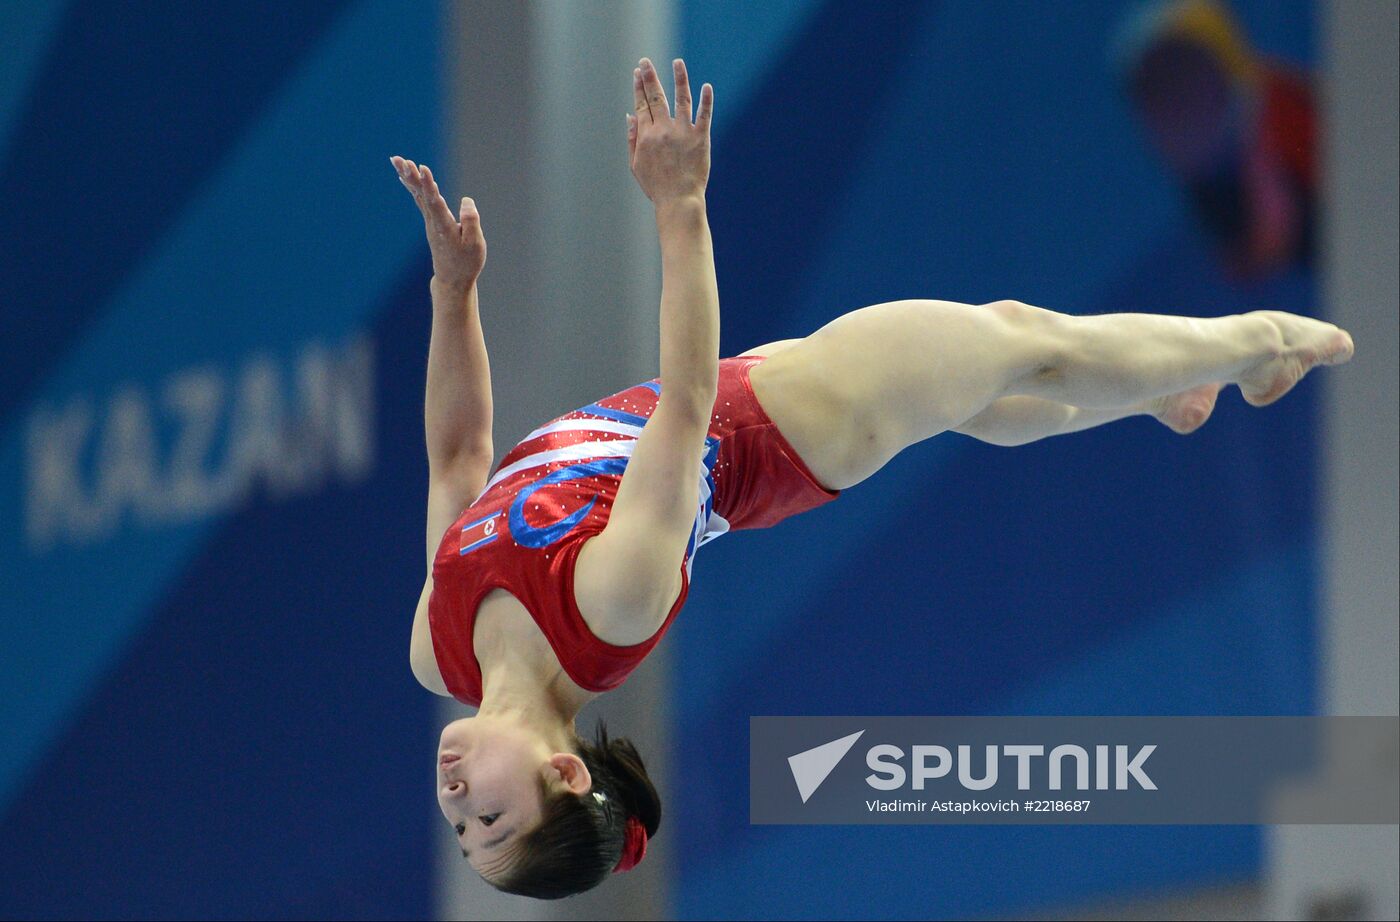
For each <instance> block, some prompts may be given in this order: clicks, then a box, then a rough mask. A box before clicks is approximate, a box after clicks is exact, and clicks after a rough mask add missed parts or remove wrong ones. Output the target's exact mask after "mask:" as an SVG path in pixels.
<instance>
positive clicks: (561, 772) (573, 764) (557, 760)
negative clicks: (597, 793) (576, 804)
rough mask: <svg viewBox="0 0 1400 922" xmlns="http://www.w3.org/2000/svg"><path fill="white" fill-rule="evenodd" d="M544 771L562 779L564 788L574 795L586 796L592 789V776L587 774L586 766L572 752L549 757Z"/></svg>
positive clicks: (557, 753)
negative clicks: (547, 766)
mask: <svg viewBox="0 0 1400 922" xmlns="http://www.w3.org/2000/svg"><path fill="white" fill-rule="evenodd" d="M546 771H548V772H549V774H550V775H551V776H553V777H558V778H561V779H563V781H564V786H565V787H567V788H568V789H569V790H570V791H572V792H573V793H575V794H587V793H588V791H589V789H590V788H592V787H593V776H592V775H590V774H589V773H588V766H587V765H584V764H583V760H582V759H580V758H579V757H578V756H576V755H574V754H573V753H572V752H556V753H555V754H554V755H552V756H550V757H549V768H548V769H546ZM553 777H551V779H550V780H553Z"/></svg>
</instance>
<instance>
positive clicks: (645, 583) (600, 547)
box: [391, 59, 1352, 899]
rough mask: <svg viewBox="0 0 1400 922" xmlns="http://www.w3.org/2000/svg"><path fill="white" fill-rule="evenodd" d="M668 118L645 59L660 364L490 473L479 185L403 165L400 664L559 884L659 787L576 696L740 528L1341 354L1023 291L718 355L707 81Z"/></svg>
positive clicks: (642, 822)
mask: <svg viewBox="0 0 1400 922" xmlns="http://www.w3.org/2000/svg"><path fill="white" fill-rule="evenodd" d="M672 66H673V71H674V93H675V106H674V109H673V108H672V105H671V103H670V101H669V100H668V99H667V96H666V93H665V90H664V89H663V87H662V84H661V80H660V78H659V76H658V74H657V72H656V69H655V67H654V66H653V64H652V63H651V62H650V61H649V60H647V59H643V60H642V61H641V62H640V64H639V66H638V67H637V68H636V69H635V70H634V71H633V73H632V88H633V95H634V103H635V111H634V114H632V115H629V116H628V117H627V149H628V155H629V159H630V163H631V169H632V174H633V176H634V177H635V178H636V180H637V184H638V185H639V186H640V187H641V190H642V192H643V193H645V194H646V197H647V198H648V199H650V201H651V203H652V205H653V206H654V208H655V212H656V226H657V232H658V235H659V237H660V241H661V260H662V284H661V307H660V329H661V335H660V358H659V372H660V374H659V377H657V378H654V379H652V380H650V381H646V382H643V383H641V384H637V385H635V386H633V387H630V388H627V389H626V390H623V391H621V392H619V393H616V394H613V395H612V396H609V397H604V398H602V399H600V400H598V401H597V402H595V403H592V404H589V405H588V406H586V407H582V408H580V409H577V410H573V411H571V412H569V413H565V414H564V415H562V416H560V417H558V418H556V419H553V420H551V421H549V422H547V423H545V424H544V425H542V426H540V427H539V428H538V429H535V430H534V431H533V432H531V433H529V434H528V435H527V436H525V438H524V439H523V440H522V441H521V442H520V443H519V444H517V445H516V446H515V447H514V448H512V449H511V450H510V451H508V452H507V453H506V454H505V456H504V457H503V458H502V459H501V461H500V464H499V465H498V466H496V467H495V468H493V467H492V458H493V449H492V441H491V412H492V395H491V380H490V371H489V367H488V364H487V355H486V347H485V343H484V341H483V338H482V332H481V324H480V319H479V316H478V307H477V289H476V281H477V278H478V276H479V275H480V274H481V271H482V267H483V266H484V265H485V262H486V239H485V237H484V236H483V234H482V229H481V219H480V215H479V214H478V212H477V209H476V206H475V204H474V203H473V201H472V200H471V199H470V198H464V199H462V201H461V205H460V208H459V209H458V212H457V214H456V215H454V214H453V213H452V210H451V209H450V208H449V206H448V204H447V202H446V201H445V200H444V198H443V196H442V194H441V192H440V191H439V189H438V185H437V183H436V182H435V180H434V178H433V174H432V171H431V170H429V169H428V167H427V166H420V165H417V164H415V163H413V162H412V161H409V160H404V159H403V158H401V157H392V158H391V161H392V163H393V164H394V167H395V169H396V170H397V171H398V173H399V178H400V180H401V181H402V182H403V184H404V185H405V186H406V187H407V188H408V189H409V191H410V192H412V194H413V197H414V200H415V201H416V203H417V205H418V207H419V209H420V210H421V212H422V214H423V219H424V223H425V226H426V229H427V236H428V244H429V248H430V250H431V252H432V260H433V277H432V280H431V282H430V291H431V296H432V301H433V320H432V335H431V341H430V344H429V349H428V362H427V385H426V398H425V409H424V427H425V430H426V440H427V453H428V470H429V488H428V530H427V565H428V575H427V578H426V580H425V582H424V585H423V591H422V595H421V596H420V598H419V601H418V608H417V613H416V614H415V616H414V621H413V632H412V642H411V645H410V661H411V665H412V669H413V673H414V675H415V677H416V678H417V679H418V681H419V682H420V683H421V684H422V685H423V686H424V687H425V688H427V689H429V690H430V691H433V692H436V693H437V694H441V695H450V696H453V697H455V698H457V699H458V700H460V701H462V702H464V703H466V704H468V705H471V706H473V707H475V708H477V711H476V715H475V716H473V717H468V718H464V719H462V720H457V721H454V722H452V723H450V724H448V725H447V727H446V728H445V729H444V730H443V731H442V736H441V741H440V744H439V748H438V753H437V756H438V758H437V767H436V773H437V774H436V783H437V797H438V804H439V806H440V808H441V810H442V813H443V815H444V816H445V817H446V818H447V821H448V822H449V823H450V824H451V825H452V826H453V828H454V830H455V831H456V834H457V839H458V842H459V844H460V846H461V849H462V853H463V855H464V856H465V857H466V858H467V860H468V862H469V863H470V864H471V866H472V868H473V869H475V871H476V872H477V873H479V874H480V875H481V876H482V877H483V878H485V879H486V881H487V882H489V883H490V884H492V885H493V886H495V887H497V888H498V889H501V890H504V891H507V892H510V893H518V894H524V895H528V896H533V897H538V898H545V899H554V898H559V897H563V896H568V895H570V894H573V893H578V892H580V891H583V890H587V889H589V888H591V887H594V886H596V885H597V884H598V883H600V882H601V881H602V880H603V879H605V878H606V877H607V876H608V875H609V874H610V873H612V872H616V871H625V870H627V869H629V868H631V867H633V866H635V865H636V863H637V862H638V861H639V860H641V858H642V856H643V854H644V853H645V851H646V845H647V841H648V838H649V837H651V836H654V835H655V834H656V832H657V828H658V825H659V823H660V820H661V801H660V798H659V797H658V795H657V792H656V789H655V787H654V786H653V785H652V783H651V781H650V780H649V779H648V777H647V773H646V769H645V766H644V764H643V761H642V759H641V757H640V756H639V755H638V753H637V750H636V748H635V747H634V746H633V745H632V744H631V743H630V742H629V741H627V740H626V739H609V737H608V734H607V728H606V726H605V725H603V724H602V723H601V722H600V723H599V725H598V727H597V729H596V731H595V734H594V737H593V738H592V739H584V738H582V737H580V736H579V735H578V733H577V732H576V730H575V727H574V721H575V717H576V716H577V714H578V712H579V710H580V709H581V708H582V707H583V706H584V704H585V703H587V702H588V701H590V700H592V699H593V698H594V697H596V696H597V695H599V694H601V693H603V692H606V691H609V690H611V689H614V688H617V687H618V686H619V685H621V684H622V683H623V682H624V681H626V679H627V676H628V674H629V673H630V672H631V671H632V670H633V669H635V668H636V667H637V665H638V664H639V663H640V662H641V661H642V659H643V658H645V657H646V655H647V653H649V652H650V651H651V650H652V648H653V647H655V646H656V644H657V642H658V641H659V640H660V639H661V637H662V635H664V634H665V633H666V630H667V629H668V628H669V627H670V625H671V623H672V621H674V620H675V617H676V614H677V612H679V611H680V608H681V606H682V605H683V604H684V602H685V599H686V596H687V593H688V591H689V586H690V579H691V565H692V556H693V554H694V552H695V551H696V549H698V548H699V547H700V546H701V545H703V544H705V543H706V542H707V541H710V540H713V539H714V538H715V537H717V536H719V535H722V534H724V533H725V532H727V531H732V530H737V529H745V528H765V527H768V526H770V525H774V524H776V523H777V522H779V521H781V520H782V519H784V518H787V517H788V516H791V515H795V514H797V513H799V512H802V511H804V510H807V509H811V508H813V507H815V506H819V505H821V504H823V503H826V502H829V501H831V500H832V499H834V498H836V496H837V495H838V494H839V493H840V491H842V490H844V489H848V488H850V487H853V486H855V485H856V484H858V483H860V482H861V481H862V480H864V479H865V478H867V477H869V476H871V475H872V474H874V473H875V472H876V471H878V470H879V469H880V468H881V467H882V466H883V465H884V464H885V463H886V462H888V461H889V460H890V459H891V458H892V457H893V456H894V455H896V454H897V453H898V452H900V451H901V450H903V449H904V448H906V447H908V446H910V445H913V444H915V443H917V442H921V441H923V440H924V439H928V438H931V437H933V436H935V435H937V434H939V433H941V432H946V431H953V432H959V433H963V434H965V435H969V436H972V437H973V438H976V439H980V440H982V441H984V442H990V443H992V444H994V445H1022V444H1025V443H1027V442H1033V441H1035V440H1037V439H1043V438H1046V437H1048V436H1053V435H1060V434H1063V433H1067V432H1075V431H1077V430H1081V429H1087V428H1089V427H1091V426H1099V425H1102V424H1104V423H1108V422H1111V421H1113V420H1116V419H1122V418H1124V417H1127V416H1133V415H1150V416H1153V417H1155V418H1156V419H1158V420H1160V421H1161V422H1162V423H1163V424H1165V425H1166V426H1168V427H1169V428H1171V429H1172V430H1173V431H1175V432H1178V433H1183V434H1185V433H1188V432H1191V431H1192V430H1194V429H1196V428H1197V427H1199V426H1201V425H1202V424H1203V423H1204V422H1205V421H1206V420H1207V418H1208V417H1209V416H1210V414H1211V411H1212V409H1213V408H1214V406H1215V401H1216V396H1217V394H1218V393H1219V391H1220V390H1221V388H1222V387H1225V386H1227V385H1234V386H1237V387H1238V388H1239V389H1240V392H1241V394H1242V395H1243V397H1244V399H1245V400H1246V401H1248V402H1249V403H1251V404H1253V405H1255V406H1263V405H1265V404H1268V403H1272V402H1273V401H1275V400H1277V399H1279V398H1280V397H1282V396H1283V395H1284V394H1285V393H1286V392H1287V391H1288V390H1289V389H1290V388H1291V387H1293V385H1294V384H1296V383H1297V382H1298V380H1299V379H1300V378H1302V377H1303V375H1304V374H1306V373H1307V372H1308V370H1309V369H1311V368H1312V367H1314V366H1316V365H1336V364H1340V363H1342V362H1345V361H1347V360H1348V359H1349V358H1350V357H1351V354H1352V342H1351V337H1350V336H1349V335H1348V334H1347V333H1345V332H1343V331H1342V330H1340V329H1338V328H1337V327H1335V326H1333V325H1332V324H1329V323H1323V322H1321V321H1318V320H1314V319H1310V318H1306V317H1300V316H1296V315H1293V314H1287V313H1282V312H1277V311H1253V312H1250V313H1247V314H1240V315H1235V316H1226V317H1215V318H1209V319H1201V318H1190V317H1174V316H1163V315H1155V314H1129V313H1124V314H1108V315H1099V316H1084V317H1080V316H1072V315H1068V314H1061V313H1056V312H1054V311H1051V310H1046V309H1043V308H1039V307H1032V306H1031V305H1028V304H1023V303H1020V302H1018V301H1009V300H1008V301H996V302H993V303H990V304H984V305H979V306H972V305H967V304H957V303H953V302H950V301H933V300H924V299H909V300H903V301H891V302H887V303H883V304H875V305H871V306H868V307H862V308H860V309H858V310H854V311H851V312H849V313H846V314H844V315H842V316H839V317H836V318H835V319H833V320H831V321H830V322H829V323H827V324H826V325H825V326H823V327H821V328H820V329H818V330H816V331H815V332H813V333H811V334H810V335H808V336H805V337H801V338H797V339H784V340H779V341H777V342H770V343H764V344H762V345H756V346H754V347H753V348H752V349H748V350H745V351H744V352H743V353H741V354H740V355H738V356H734V357H730V358H723V359H721V358H719V355H718V352H719V295H718V292H717V286H716V282H715V267H714V257H713V252H712V248H711V239H710V230H709V225H708V222H707V219H706V212H705V187H706V183H707V181H708V178H709V171H710V122H711V117H712V115H713V110H714V90H713V88H712V87H711V86H710V85H709V84H705V85H704V86H703V87H702V88H701V90H700V98H699V105H698V108H697V109H696V110H695V112H694V115H693V116H692V107H691V87H690V82H689V79H688V77H687V74H686V69H685V65H684V63H683V62H682V61H680V60H676V61H674V62H673V65H672Z"/></svg>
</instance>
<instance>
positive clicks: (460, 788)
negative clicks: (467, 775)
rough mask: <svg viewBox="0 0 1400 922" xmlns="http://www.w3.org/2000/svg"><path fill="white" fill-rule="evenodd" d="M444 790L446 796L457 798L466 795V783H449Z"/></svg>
mask: <svg viewBox="0 0 1400 922" xmlns="http://www.w3.org/2000/svg"><path fill="white" fill-rule="evenodd" d="M446 790H447V794H448V796H450V797H458V796H461V795H463V794H465V793H467V783H466V782H465V781H449V782H447V788H446Z"/></svg>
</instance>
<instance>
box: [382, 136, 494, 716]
mask: <svg viewBox="0 0 1400 922" xmlns="http://www.w3.org/2000/svg"><path fill="white" fill-rule="evenodd" d="M389 159H390V161H391V162H392V163H393V164H394V169H396V170H397V171H398V173H399V181H400V182H402V183H403V184H404V185H405V186H406V187H407V188H408V191H410V192H412V193H413V200H414V201H415V202H416V203H417V204H418V210H419V211H421V212H422V213H423V224H424V227H425V229H426V230H427V234H428V247H429V249H430V250H431V251H432V254H433V278H432V281H431V282H430V283H429V289H430V291H431V293H432V299H433V326H432V338H431V340H430V341H429V344H428V382H427V387H426V393H425V395H424V399H423V429H424V432H425V434H426V441H427V449H428V529H427V575H426V577H425V578H424V580H423V590H422V592H420V593H419V596H418V606H417V608H416V610H415V612H414V615H413V632H412V635H411V636H412V640H411V643H410V645H409V664H410V665H411V666H412V668H413V674H414V676H416V677H417V679H418V681H419V682H420V683H422V685H423V687H424V688H427V689H428V690H430V691H433V692H436V693H437V694H440V695H445V694H447V688H446V686H444V685H443V682H442V678H441V676H440V675H439V674H438V669H437V661H436V659H435V657H434V655H433V643H432V637H431V634H430V632H429V625H428V599H429V597H430V596H431V595H432V592H433V557H434V556H435V555H436V553H437V549H438V545H439V543H440V542H441V541H442V536H443V534H444V533H445V532H446V531H447V529H448V528H449V527H450V526H451V525H452V523H453V522H454V521H456V520H457V516H458V515H460V514H461V512H462V510H463V509H465V508H466V507H467V506H468V505H469V504H470V503H471V502H472V500H474V499H476V497H477V495H478V494H480V493H481V490H482V488H483V487H484V486H485V485H486V478H487V476H488V475H489V474H490V471H491V456H492V447H491V368H490V365H489V364H488V363H487V360H486V340H485V338H484V337H483V336H482V333H481V318H480V316H478V314H477V295H476V280H477V277H478V276H479V275H481V269H482V267H483V266H485V265H486V238H485V237H484V236H483V235H482V233H481V216H480V215H478V214H477V211H476V203H475V202H473V201H472V200H471V199H469V198H464V199H462V205H461V208H460V210H459V211H458V214H457V215H456V216H454V215H453V214H452V211H451V209H449V208H448V207H447V202H446V201H445V200H444V199H443V197H442V193H441V192H439V191H438V186H437V183H436V182H435V181H434V180H433V174H432V171H431V170H429V169H428V168H427V167H426V166H418V165H416V164H415V163H414V162H413V161H411V160H405V159H403V158H402V157H390V158H389Z"/></svg>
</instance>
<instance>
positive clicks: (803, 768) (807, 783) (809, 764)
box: [788, 730, 865, 804]
mask: <svg viewBox="0 0 1400 922" xmlns="http://www.w3.org/2000/svg"><path fill="white" fill-rule="evenodd" d="M864 732H865V731H864V730H859V731H857V732H855V733H852V734H851V735H850V736H843V737H841V738H840V739H837V740H832V741H831V742H829V743H822V744H821V745H820V746H817V747H815V748H813V749H807V750H805V751H803V752H799V753H798V754H797V755H795V756H788V767H789V768H791V769H792V780H793V781H796V782H797V793H799V794H801V795H802V802H803V803H804V804H805V803H806V802H807V798H809V797H811V796H812V795H813V794H814V793H815V792H816V790H817V788H819V787H821V783H822V782H823V781H825V780H826V776H827V775H829V774H831V770H832V769H834V768H835V767H836V766H837V764H838V763H840V761H841V759H842V758H844V757H845V755H846V753H848V752H850V751H851V747H852V746H854V745H855V744H856V740H858V739H860V737H861V734H863V733H864Z"/></svg>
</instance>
